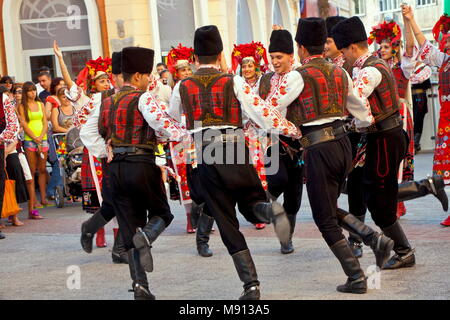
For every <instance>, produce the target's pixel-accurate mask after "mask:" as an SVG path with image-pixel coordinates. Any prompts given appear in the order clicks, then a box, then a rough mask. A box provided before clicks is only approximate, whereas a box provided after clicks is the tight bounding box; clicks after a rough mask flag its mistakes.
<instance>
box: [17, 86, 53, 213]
mask: <svg viewBox="0 0 450 320" xmlns="http://www.w3.org/2000/svg"><path fill="white" fill-rule="evenodd" d="M19 115H20V120H21V122H22V126H23V129H24V131H25V142H24V147H25V154H26V157H27V159H28V163H29V165H30V169H31V173H32V174H34V173H35V172H36V169H37V170H38V183H39V191H40V194H41V204H42V205H44V206H45V205H47V204H48V202H47V199H46V178H47V170H46V167H45V163H46V161H47V154H48V142H47V131H48V123H47V117H46V116H45V110H44V105H43V103H42V102H41V101H40V99H39V98H38V96H37V91H36V86H35V85H34V83H32V82H25V83H24V85H23V93H22V103H21V104H20V106H19Z"/></svg>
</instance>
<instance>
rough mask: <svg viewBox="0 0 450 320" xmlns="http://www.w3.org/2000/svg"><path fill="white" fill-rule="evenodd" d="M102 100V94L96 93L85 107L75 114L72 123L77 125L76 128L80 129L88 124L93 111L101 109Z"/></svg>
mask: <svg viewBox="0 0 450 320" xmlns="http://www.w3.org/2000/svg"><path fill="white" fill-rule="evenodd" d="M101 99H102V94H101V93H96V94H94V95H93V96H92V98H91V99H90V100H89V101H88V102H87V103H86V104H85V105H83V106H82V107H81V108H80V109H78V110H77V111H75V114H74V115H73V117H72V122H73V124H74V125H75V127H77V128H78V129H80V128H81V127H82V126H83V125H84V124H85V123H86V121H87V119H88V117H89V115H90V114H91V113H92V111H93V110H94V109H96V108H97V107H99V106H100V104H101V103H102V101H101Z"/></svg>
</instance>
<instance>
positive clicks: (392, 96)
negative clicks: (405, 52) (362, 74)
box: [363, 56, 399, 122]
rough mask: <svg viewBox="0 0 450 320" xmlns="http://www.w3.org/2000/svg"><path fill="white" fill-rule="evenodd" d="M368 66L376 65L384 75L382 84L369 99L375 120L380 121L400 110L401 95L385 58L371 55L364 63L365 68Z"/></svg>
mask: <svg viewBox="0 0 450 320" xmlns="http://www.w3.org/2000/svg"><path fill="white" fill-rule="evenodd" d="M366 67H374V68H376V69H377V70H378V71H380V73H381V75H382V79H381V82H380V84H379V85H378V87H376V88H375V90H374V91H373V92H372V94H371V95H370V96H369V99H368V100H369V103H370V108H371V111H372V115H373V116H374V118H375V122H379V121H382V120H384V119H386V118H389V117H390V116H392V115H393V114H395V113H397V112H398V108H399V101H398V100H399V96H398V92H397V85H396V83H395V77H394V74H393V73H392V70H391V69H390V68H389V67H388V65H387V64H386V63H385V62H384V61H383V60H381V59H379V58H377V57H374V56H371V57H369V58H368V59H367V60H366V62H365V63H364V65H363V68H366Z"/></svg>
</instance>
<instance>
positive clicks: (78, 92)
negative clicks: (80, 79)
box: [66, 83, 90, 110]
mask: <svg viewBox="0 0 450 320" xmlns="http://www.w3.org/2000/svg"><path fill="white" fill-rule="evenodd" d="M66 97H67V99H69V101H70V102H72V105H73V106H74V108H75V109H76V110H78V109H80V108H82V107H83V106H84V105H85V104H87V103H88V102H89V100H90V99H89V97H88V96H87V95H86V94H85V93H84V92H83V89H81V88H80V87H79V86H77V85H76V84H75V83H74V84H73V85H72V87H71V88H70V89H66Z"/></svg>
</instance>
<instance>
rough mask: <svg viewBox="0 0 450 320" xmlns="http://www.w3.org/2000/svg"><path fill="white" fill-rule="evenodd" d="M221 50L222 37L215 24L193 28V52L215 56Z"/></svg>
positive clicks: (199, 54)
mask: <svg viewBox="0 0 450 320" xmlns="http://www.w3.org/2000/svg"><path fill="white" fill-rule="evenodd" d="M222 51H223V42H222V37H221V36H220V32H219V29H217V27H216V26H204V27H200V28H198V29H197V30H195V35H194V53H195V54H196V55H198V56H215V55H218V54H219V53H221V52H222Z"/></svg>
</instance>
